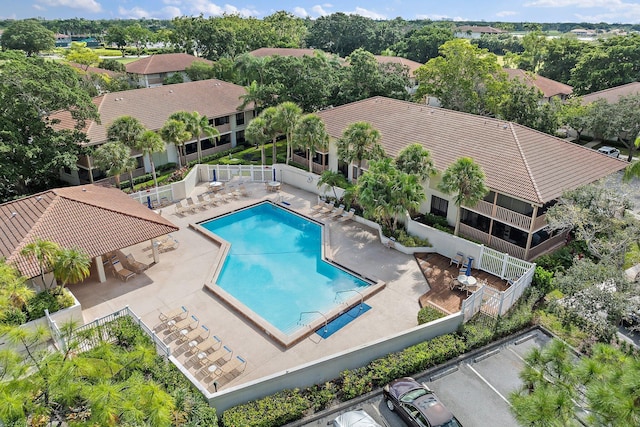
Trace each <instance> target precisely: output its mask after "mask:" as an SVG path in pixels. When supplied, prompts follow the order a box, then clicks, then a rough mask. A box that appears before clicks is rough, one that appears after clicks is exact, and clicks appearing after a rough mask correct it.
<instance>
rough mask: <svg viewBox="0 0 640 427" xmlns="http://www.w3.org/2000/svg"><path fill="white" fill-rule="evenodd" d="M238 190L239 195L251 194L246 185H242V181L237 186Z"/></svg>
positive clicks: (246, 195)
mask: <svg viewBox="0 0 640 427" xmlns="http://www.w3.org/2000/svg"><path fill="white" fill-rule="evenodd" d="M238 191H239V192H240V195H241V196H244V197H248V196H250V195H251V192H250V191H249V190H247V187H246V186H245V185H244V183H242V184H240V185H239V186H238Z"/></svg>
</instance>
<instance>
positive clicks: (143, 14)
mask: <svg viewBox="0 0 640 427" xmlns="http://www.w3.org/2000/svg"><path fill="white" fill-rule="evenodd" d="M118 15H120V16H121V17H123V18H125V19H140V18H152V17H153V16H154V15H153V13H150V12H148V11H146V10H144V9H143V8H141V7H133V8H131V9H125V8H124V7H119V8H118Z"/></svg>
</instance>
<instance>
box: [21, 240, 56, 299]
mask: <svg viewBox="0 0 640 427" xmlns="http://www.w3.org/2000/svg"><path fill="white" fill-rule="evenodd" d="M58 252H60V245H58V244H57V243H55V242H52V241H49V240H43V239H40V238H36V239H35V240H34V241H33V242H31V243H29V244H27V245H25V246H24V247H23V248H22V250H20V255H22V256H25V257H27V258H33V259H35V261H36V262H37V263H38V267H39V268H40V279H41V280H42V284H43V286H45V287H47V288H48V286H47V284H46V283H45V280H44V275H45V273H47V272H49V271H51V269H52V268H53V265H54V263H55V259H56V255H57V254H58Z"/></svg>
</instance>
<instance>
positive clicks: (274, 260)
mask: <svg viewBox="0 0 640 427" xmlns="http://www.w3.org/2000/svg"><path fill="white" fill-rule="evenodd" d="M200 225H201V226H202V227H203V228H204V229H206V230H208V231H210V232H211V233H213V234H215V235H217V236H219V237H221V238H222V239H224V240H226V241H228V242H229V243H230V249H229V252H228V255H227V257H226V260H225V261H224V265H223V266H222V269H221V270H220V272H219V274H218V276H217V281H216V284H215V285H216V286H218V287H220V288H221V289H222V290H223V291H224V292H226V293H228V294H229V295H231V296H232V297H233V299H235V300H237V301H239V302H241V303H242V305H244V306H246V307H247V308H248V309H249V310H250V311H251V312H253V313H254V314H256V315H257V316H259V317H260V318H262V319H264V320H265V321H266V322H267V323H269V324H270V325H272V326H274V327H275V328H276V329H278V330H279V331H280V332H281V333H283V334H284V335H287V336H291V335H294V334H295V333H296V332H298V331H299V330H300V329H306V328H308V324H309V323H310V321H311V320H317V318H323V317H324V319H325V320H326V319H327V316H328V315H329V313H332V312H335V311H336V309H338V310H339V309H340V308H342V309H343V310H344V309H345V307H344V306H343V304H342V302H343V301H346V300H348V299H353V297H354V296H355V298H356V299H362V298H363V292H362V291H363V290H364V289H366V288H367V287H369V286H370V285H371V283H369V282H367V281H365V280H363V279H361V278H359V277H357V276H355V275H353V274H350V273H349V272H347V271H345V270H343V269H341V268H339V267H337V266H336V265H333V264H332V263H329V262H327V261H325V260H323V257H322V232H323V229H322V226H321V225H320V224H318V223H315V222H313V221H310V220H308V219H306V218H303V217H301V216H299V215H297V214H294V213H292V212H289V211H288V210H286V209H283V208H280V207H278V206H276V205H274V204H272V203H269V202H264V203H260V204H257V205H254V206H252V207H249V208H246V209H243V210H240V211H237V212H234V213H231V214H228V215H225V216H222V217H219V218H215V219H213V220H209V221H206V222H203V223H201V224H200ZM320 313H322V314H320ZM248 317H249V318H251V317H255V316H251V315H250V316H248ZM252 320H253V319H252Z"/></svg>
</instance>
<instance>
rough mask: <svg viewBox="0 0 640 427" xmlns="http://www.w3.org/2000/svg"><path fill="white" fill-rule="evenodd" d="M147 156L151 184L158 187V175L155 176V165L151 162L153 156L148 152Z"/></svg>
mask: <svg viewBox="0 0 640 427" xmlns="http://www.w3.org/2000/svg"><path fill="white" fill-rule="evenodd" d="M148 156H149V164H150V165H151V175H152V176H153V184H154V185H155V187H156V188H158V177H157V176H156V165H155V163H153V156H152V155H151V153H149V154H148Z"/></svg>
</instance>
